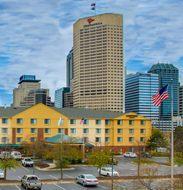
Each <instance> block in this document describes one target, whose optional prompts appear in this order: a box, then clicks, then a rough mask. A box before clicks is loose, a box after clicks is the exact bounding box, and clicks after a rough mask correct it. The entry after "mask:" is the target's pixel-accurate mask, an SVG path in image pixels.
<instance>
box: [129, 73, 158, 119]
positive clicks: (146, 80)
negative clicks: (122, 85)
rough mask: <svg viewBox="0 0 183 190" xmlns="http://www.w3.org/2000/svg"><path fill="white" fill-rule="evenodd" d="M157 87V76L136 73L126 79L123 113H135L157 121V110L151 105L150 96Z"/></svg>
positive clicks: (155, 91)
mask: <svg viewBox="0 0 183 190" xmlns="http://www.w3.org/2000/svg"><path fill="white" fill-rule="evenodd" d="M158 87H159V82H158V75H157V74H151V73H136V74H130V75H127V77H126V92H125V104H126V105H125V107H126V108H125V111H126V112H136V113H138V114H141V115H144V116H146V117H148V118H149V119H152V120H158V116H159V109H158V107H155V106H154V105H153V103H152V96H153V95H154V94H156V93H157V91H158Z"/></svg>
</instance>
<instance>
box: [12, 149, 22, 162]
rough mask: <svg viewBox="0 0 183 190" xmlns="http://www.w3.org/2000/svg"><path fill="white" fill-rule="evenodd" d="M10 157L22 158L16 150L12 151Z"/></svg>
mask: <svg viewBox="0 0 183 190" xmlns="http://www.w3.org/2000/svg"><path fill="white" fill-rule="evenodd" d="M11 157H12V158H14V159H15V160H21V159H22V155H21V153H20V152H18V151H12V152H11Z"/></svg>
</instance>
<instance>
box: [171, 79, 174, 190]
mask: <svg viewBox="0 0 183 190" xmlns="http://www.w3.org/2000/svg"><path fill="white" fill-rule="evenodd" d="M171 120H172V122H171V190H173V189H174V136H173V135H174V133H173V131H174V127H173V79H171Z"/></svg>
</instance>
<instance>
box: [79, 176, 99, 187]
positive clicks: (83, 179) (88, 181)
mask: <svg viewBox="0 0 183 190" xmlns="http://www.w3.org/2000/svg"><path fill="white" fill-rule="evenodd" d="M76 183H80V184H82V185H83V186H87V185H88V186H89V185H91V186H97V185H98V183H99V182H98V179H97V178H96V177H95V176H94V175H92V174H82V175H79V176H78V177H76Z"/></svg>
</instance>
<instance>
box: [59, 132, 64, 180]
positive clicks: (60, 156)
mask: <svg viewBox="0 0 183 190" xmlns="http://www.w3.org/2000/svg"><path fill="white" fill-rule="evenodd" d="M59 162H60V180H63V133H61V140H60V145H59Z"/></svg>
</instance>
